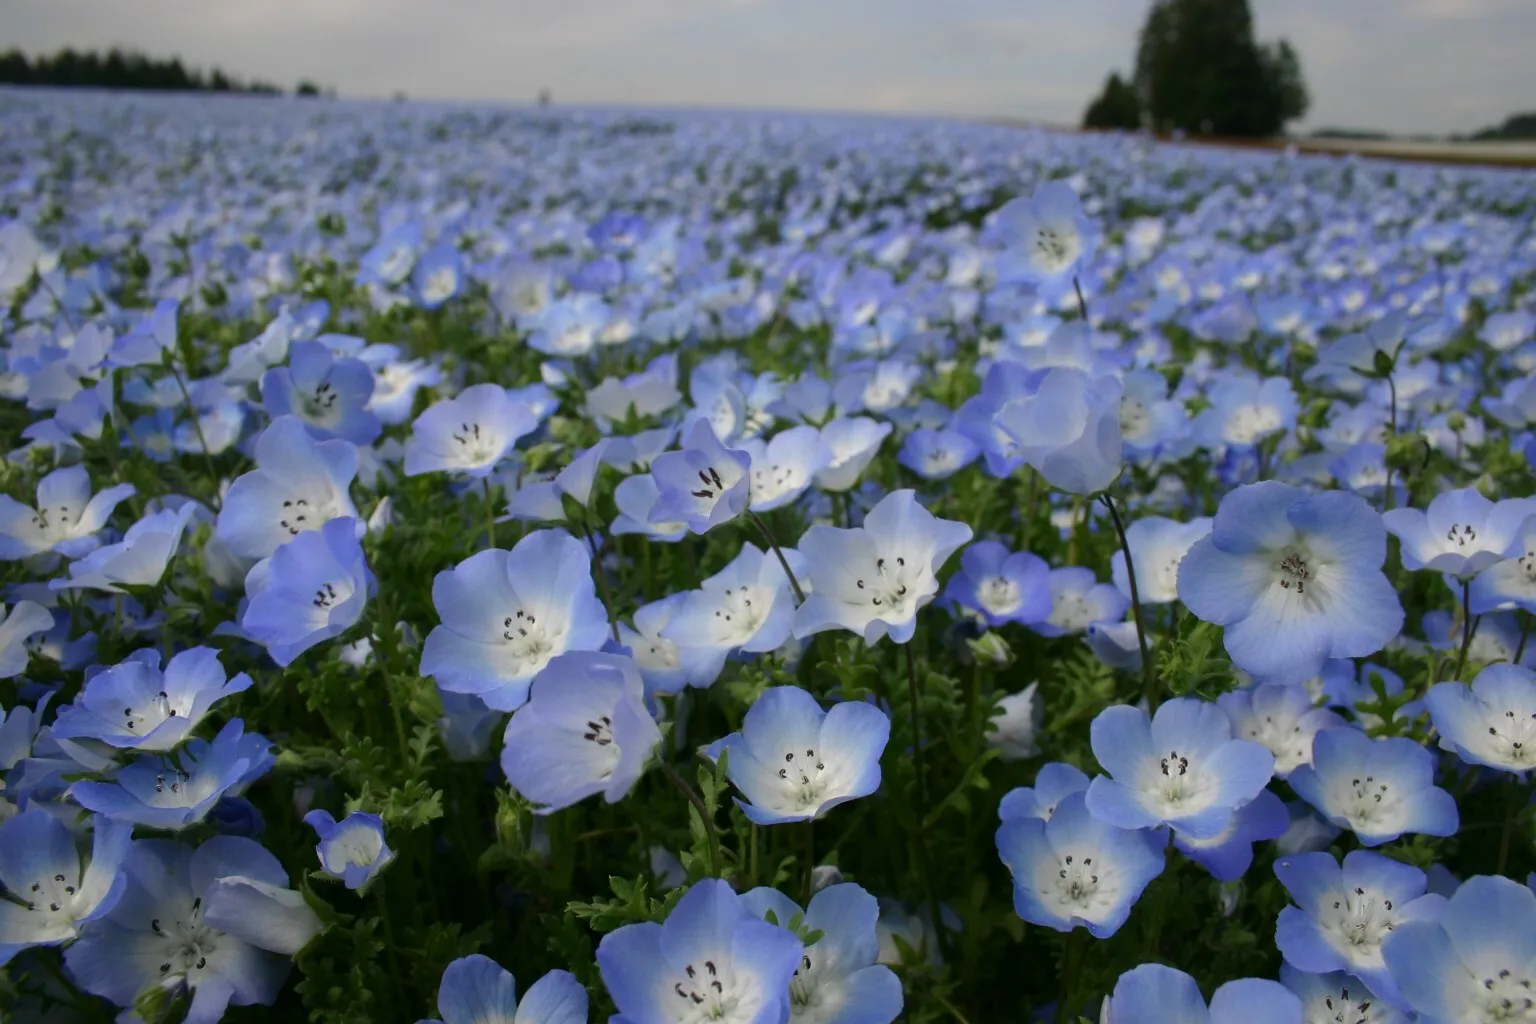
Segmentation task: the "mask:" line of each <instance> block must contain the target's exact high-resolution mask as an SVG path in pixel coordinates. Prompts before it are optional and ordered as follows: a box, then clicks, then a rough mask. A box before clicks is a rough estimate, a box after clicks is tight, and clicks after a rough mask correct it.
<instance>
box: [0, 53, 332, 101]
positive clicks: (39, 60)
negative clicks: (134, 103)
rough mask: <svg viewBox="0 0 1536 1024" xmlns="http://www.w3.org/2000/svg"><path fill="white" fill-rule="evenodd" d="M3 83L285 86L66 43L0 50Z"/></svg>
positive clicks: (269, 89) (313, 88)
mask: <svg viewBox="0 0 1536 1024" xmlns="http://www.w3.org/2000/svg"><path fill="white" fill-rule="evenodd" d="M0 85H35V86H61V87H66V88H69V87H73V88H89V89H148V90H155V91H161V92H231V93H254V94H259V95H269V96H277V95H281V94H282V93H283V91H284V90H283V89H282V88H281V87H280V86H277V85H273V84H272V83H271V82H263V81H260V80H259V79H252V80H251V81H248V82H247V81H243V80H241V79H240V78H237V77H235V76H234V75H229V74H226V73H225V72H223V71H222V70H220V69H218V68H214V69H213V70H212V71H209V72H207V73H206V74H205V73H204V72H203V71H202V70H200V69H198V68H188V67H187V66H186V65H184V64H183V63H182V62H181V58H179V57H172V58H170V59H169V60H158V59H156V58H154V57H149V56H146V55H144V54H142V53H139V52H137V51H135V50H123V49H119V48H118V47H113V48H112V49H110V50H108V51H107V52H106V53H104V54H102V53H97V52H96V51H95V50H87V51H83V52H82V51H78V50H74V49H71V48H68V47H66V48H64V49H62V50H60V51H59V52H58V53H56V54H53V55H52V56H48V55H46V54H39V55H38V56H36V57H28V56H27V55H26V54H25V53H22V52H21V51H20V50H17V49H11V50H8V51H6V52H5V53H0ZM294 94H295V95H297V96H318V95H320V87H319V86H318V85H316V84H315V83H313V82H308V81H306V82H300V83H299V85H298V86H297V88H295V89H294Z"/></svg>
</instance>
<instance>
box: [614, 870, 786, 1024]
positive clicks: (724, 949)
mask: <svg viewBox="0 0 1536 1024" xmlns="http://www.w3.org/2000/svg"><path fill="white" fill-rule="evenodd" d="M805 955H806V953H805V947H804V946H803V945H801V942H800V939H799V937H798V936H796V935H795V933H794V932H791V931H789V930H788V929H785V928H780V927H778V926H776V925H771V924H769V923H768V922H767V921H764V920H762V919H761V918H759V917H756V916H755V915H753V913H752V912H751V911H750V910H748V909H747V906H746V905H745V904H744V903H743V902H742V898H741V897H740V896H738V895H736V893H735V892H733V891H732V890H731V886H730V883H728V882H725V881H723V880H720V879H706V880H704V881H702V882H700V883H698V884H697V885H695V886H694V887H693V888H692V889H689V890H688V893H687V894H686V895H685V896H684V897H683V898H682V899H681V900H680V901H678V904H677V906H676V907H674V908H673V909H672V913H671V914H670V915H668V917H667V919H666V921H665V922H663V923H662V924H655V923H653V922H646V923H643V924H630V925H625V926H624V927H622V928H619V929H617V930H615V931H612V932H610V933H608V934H607V935H605V936H603V941H602V942H601V943H600V944H599V945H598V947H597V966H598V970H599V971H600V972H601V973H602V977H603V983H604V984H605V985H607V986H608V993H609V995H611V996H612V997H613V1001H614V1004H615V1005H616V1006H617V1007H618V1010H619V1012H618V1015H617V1016H615V1017H613V1018H611V1024H691V1022H694V1021H701V1020H711V1019H717V1020H739V1021H753V1022H765V1024H766V1022H783V1021H786V1020H787V1019H788V1017H789V1009H790V984H791V982H792V980H793V978H794V975H795V971H796V970H797V969H798V968H799V967H800V966H801V958H802V957H803V956H805Z"/></svg>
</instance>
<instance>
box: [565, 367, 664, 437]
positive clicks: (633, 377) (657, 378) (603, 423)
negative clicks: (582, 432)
mask: <svg viewBox="0 0 1536 1024" xmlns="http://www.w3.org/2000/svg"><path fill="white" fill-rule="evenodd" d="M682 397H683V396H682V392H680V391H678V390H677V356H676V355H675V354H673V353H670V352H669V353H667V354H666V355H662V356H657V357H656V358H655V359H653V360H651V362H650V365H648V366H647V367H646V368H645V369H644V370H642V371H640V372H639V373H633V374H630V375H629V376H628V377H625V378H624V379H622V380H620V379H619V378H617V377H607V378H604V379H603V381H602V383H600V384H598V386H597V387H595V388H591V389H590V390H588V391H587V395H586V405H585V407H584V409H583V411H584V412H585V413H586V414H587V415H588V416H590V417H591V418H592V421H593V422H594V423H596V424H597V427H598V429H599V430H601V431H603V432H604V433H607V432H608V431H610V430H611V429H613V425H614V424H615V423H619V424H623V423H624V422H625V421H626V420H628V419H629V418H630V417H631V416H635V417H641V418H644V417H647V416H659V415H660V414H661V413H664V412H666V411H667V410H668V409H670V408H672V407H673V406H675V405H676V404H677V403H678V402H680V401H682Z"/></svg>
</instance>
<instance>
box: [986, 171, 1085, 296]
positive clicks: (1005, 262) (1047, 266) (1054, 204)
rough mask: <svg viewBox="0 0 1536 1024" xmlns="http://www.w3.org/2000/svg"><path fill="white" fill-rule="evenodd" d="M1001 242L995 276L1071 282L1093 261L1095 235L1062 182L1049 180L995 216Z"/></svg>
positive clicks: (1069, 189)
mask: <svg viewBox="0 0 1536 1024" xmlns="http://www.w3.org/2000/svg"><path fill="white" fill-rule="evenodd" d="M995 217H996V226H997V233H998V235H999V236H1000V237H1001V238H1002V239H1003V246H1004V248H1003V253H1002V256H1001V257H1000V260H999V262H1000V266H999V276H1000V277H1004V278H1013V279H1018V280H1025V281H1041V282H1048V281H1057V280H1062V279H1064V278H1067V277H1070V276H1071V275H1073V274H1075V273H1077V272H1078V268H1079V267H1082V266H1086V265H1087V264H1088V263H1089V261H1091V260H1092V259H1093V254H1094V252H1095V250H1096V249H1097V248H1098V244H1099V232H1098V228H1097V227H1096V226H1095V225H1094V223H1093V221H1091V220H1089V219H1088V216H1087V214H1085V213H1084V212H1083V203H1082V200H1080V199H1079V198H1078V197H1077V193H1076V192H1075V191H1073V189H1072V186H1071V185H1068V184H1067V183H1066V182H1064V181H1048V182H1046V183H1045V184H1043V185H1041V186H1040V187H1039V188H1037V189H1036V190H1035V192H1034V194H1033V195H1032V196H1030V197H1029V198H1028V199H1024V198H1019V199H1014V200H1012V201H1010V202H1009V203H1007V204H1006V205H1005V206H1003V207H1002V208H1001V209H1000V210H998V211H997V213H996V214H995Z"/></svg>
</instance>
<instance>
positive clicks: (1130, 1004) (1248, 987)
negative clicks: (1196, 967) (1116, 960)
mask: <svg viewBox="0 0 1536 1024" xmlns="http://www.w3.org/2000/svg"><path fill="white" fill-rule="evenodd" d="M1324 1019H1325V1020H1326V1019H1327V1018H1324ZM1099 1024H1302V1016H1301V1000H1300V999H1297V998H1296V996H1295V995H1294V994H1292V993H1291V992H1290V991H1289V990H1288V989H1286V988H1285V987H1284V986H1282V985H1281V984H1280V983H1279V982H1278V981H1269V980H1267V979H1262V978H1241V979H1239V980H1237V981H1229V982H1227V983H1226V984H1225V985H1223V986H1221V988H1218V989H1217V990H1216V992H1215V994H1214V995H1212V996H1211V1005H1210V1006H1209V1007H1207V1006H1206V1005H1205V999H1204V998H1203V997H1202V996H1201V995H1200V986H1199V985H1197V984H1196V983H1195V979H1194V978H1191V977H1190V976H1189V975H1187V974H1185V973H1184V972H1183V971H1176V970H1174V969H1173V968H1172V967H1164V966H1163V965H1162V964H1142V965H1141V966H1140V967H1137V968H1135V969H1134V970H1129V971H1126V972H1125V973H1124V974H1122V975H1120V980H1119V981H1117V982H1115V991H1114V995H1112V996H1110V997H1109V998H1107V999H1105V1000H1104V1011H1103V1013H1102V1014H1101V1015H1100V1016H1099ZM1349 1024H1357V1022H1355V1021H1350V1022H1349Z"/></svg>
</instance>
